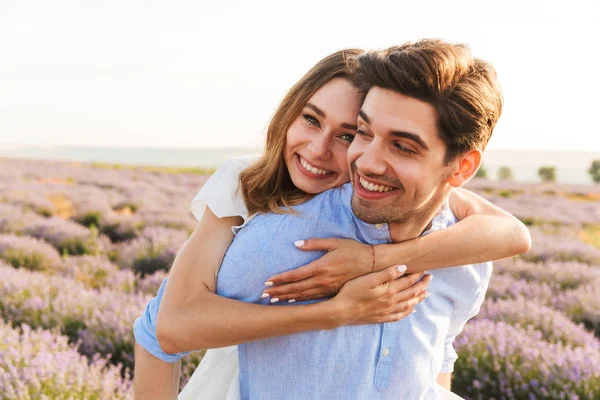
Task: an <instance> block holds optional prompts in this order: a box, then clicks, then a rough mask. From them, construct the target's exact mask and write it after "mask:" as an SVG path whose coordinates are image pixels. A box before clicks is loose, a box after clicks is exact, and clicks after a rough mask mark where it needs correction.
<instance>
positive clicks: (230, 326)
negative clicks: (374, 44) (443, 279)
mask: <svg viewBox="0 0 600 400" xmlns="http://www.w3.org/2000/svg"><path fill="white" fill-rule="evenodd" d="M358 53H359V52H358V51H356V50H348V51H344V52H338V53H335V54H333V55H331V56H329V57H327V58H325V59H324V60H322V61H321V62H319V63H318V64H317V65H316V66H315V67H313V69H311V70H310V71H309V72H308V73H307V74H306V75H305V76H304V77H303V78H302V80H300V82H298V83H297V84H296V85H295V86H294V87H293V88H292V89H291V90H290V92H289V93H288V95H287V96H286V98H285V99H284V101H283V102H282V104H281V106H280V107H279V109H278V110H277V112H276V113H275V116H274V118H273V120H272V122H271V124H270V126H269V130H268V134H267V143H266V151H265V154H264V156H263V157H262V158H261V159H260V160H259V161H258V162H257V163H255V164H253V165H252V166H250V167H248V168H247V169H245V170H244V167H245V166H244V165H243V164H241V165H240V164H239V163H237V164H236V163H229V164H227V167H226V168H225V169H223V168H222V169H221V170H219V171H218V172H217V173H216V174H215V175H214V176H213V177H212V178H211V180H209V182H207V184H206V185H205V186H204V187H203V189H202V190H201V191H200V193H199V195H198V196H197V198H196V200H198V201H202V200H204V201H206V203H208V209H207V210H206V212H205V213H204V215H203V216H202V220H201V222H200V224H199V225H198V227H197V228H196V230H195V231H194V233H193V234H192V236H191V237H190V239H189V240H188V242H187V243H186V244H185V245H184V247H183V248H182V250H181V251H180V253H179V254H178V256H177V259H176V260H175V263H174V266H173V269H172V272H171V276H170V281H169V284H168V285H167V287H166V289H164V288H161V293H159V296H162V290H164V293H165V301H164V302H163V305H162V306H161V309H160V315H159V317H158V327H157V336H158V338H159V340H160V342H161V347H162V348H163V349H164V350H165V351H167V352H176V351H183V350H191V349H197V348H211V347H220V346H226V345H231V344H237V343H242V342H247V341H251V340H256V339H261V338H266V337H271V336H276V335H285V334H290V333H294V332H299V331H302V330H312V329H327V328H329V327H331V325H330V321H327V322H325V320H326V319H327V318H325V316H327V315H329V314H331V310H339V309H340V307H342V308H344V309H345V310H349V312H357V313H358V311H354V310H365V309H370V310H373V309H376V310H377V312H369V313H363V314H361V315H358V314H357V315H353V318H352V320H351V322H352V323H376V322H384V321H395V320H397V319H400V318H402V317H404V316H406V315H407V314H408V313H409V312H410V311H411V310H412V306H414V305H415V304H416V303H417V302H418V301H420V300H422V299H423V297H424V296H425V294H424V292H423V291H424V288H425V287H426V285H427V283H428V279H427V278H425V279H422V280H421V281H420V282H419V283H417V284H416V285H414V286H413V287H412V288H411V289H410V290H409V291H406V292H402V295H396V296H395V297H394V299H395V300H396V302H398V301H400V303H398V304H395V305H394V306H389V307H381V306H380V307H378V308H373V306H374V305H376V304H378V302H381V301H382V299H384V297H385V295H384V294H382V291H381V290H378V288H379V287H380V286H377V287H373V286H372V285H370V283H371V281H369V279H368V278H369V275H367V276H365V277H361V278H358V279H354V278H356V277H360V276H362V275H365V274H368V273H369V272H370V271H371V270H377V271H380V270H382V269H384V268H385V267H386V266H388V265H392V264H396V263H398V261H400V260H402V261H403V263H405V264H407V266H408V270H409V271H410V272H418V271H424V270H426V269H431V268H439V267H446V266H452V265H461V264H468V263H477V262H482V261H486V260H493V259H499V258H504V257H507V256H510V255H515V254H518V253H521V252H524V251H527V249H528V247H529V235H528V232H527V230H526V228H525V227H524V226H523V225H522V224H520V223H519V222H518V221H517V220H516V219H514V218H513V217H511V216H510V215H508V214H507V213H505V212H503V211H501V210H499V209H497V208H496V207H494V206H492V205H491V204H489V203H488V202H486V201H484V200H482V199H479V198H477V197H476V196H474V195H473V194H471V193H470V192H468V191H464V190H457V191H456V193H455V194H454V195H453V196H452V198H451V199H450V203H451V207H452V209H453V211H454V213H455V214H456V215H457V216H458V217H459V218H460V219H463V220H462V221H461V222H459V223H458V224H456V225H455V226H453V227H451V228H448V229H446V230H443V231H440V232H436V233H433V234H431V235H428V236H425V237H421V238H419V239H416V240H414V241H411V242H412V243H411V242H404V243H399V244H394V245H380V246H376V247H375V248H374V249H373V248H372V247H371V246H367V245H363V244H360V243H357V242H353V241H349V240H325V241H320V242H317V243H316V244H315V243H306V244H305V245H304V247H303V249H305V250H314V249H315V248H319V249H323V250H328V253H327V254H326V255H325V256H323V257H322V258H321V259H320V260H317V261H316V262H314V263H312V264H311V265H308V266H306V267H303V268H302V269H301V270H300V272H298V271H296V272H295V273H293V274H292V276H291V277H290V274H283V275H280V276H277V277H273V279H270V280H269V281H270V282H267V285H268V284H269V283H271V285H273V284H280V283H284V282H286V281H290V280H300V282H298V283H294V284H292V285H281V286H280V287H273V288H270V289H267V290H266V293H265V296H269V295H271V296H273V295H277V297H273V298H272V300H271V301H272V302H277V301H282V300H289V301H293V300H295V299H300V298H301V299H302V300H308V299H314V298H320V297H325V296H331V295H333V294H335V293H336V292H337V290H338V289H339V288H340V287H342V286H343V288H342V289H341V290H340V291H339V294H337V295H336V296H335V297H333V298H332V299H331V300H327V301H324V302H321V303H316V304H315V305H314V307H311V306H313V305H302V306H297V307H296V306H295V307H287V308H286V310H285V311H284V310H278V309H281V307H268V306H260V305H256V304H246V303H240V302H236V301H234V300H230V299H224V298H220V297H219V296H216V295H215V294H214V291H215V283H216V275H217V272H218V266H219V265H220V262H221V260H222V257H223V255H224V253H225V251H226V250H227V247H228V246H229V244H230V243H231V241H232V240H233V234H232V232H231V228H232V227H235V226H237V225H240V224H242V223H243V222H245V221H247V220H248V219H249V218H251V216H252V215H256V214H257V213H262V212H282V211H281V209H280V207H282V206H287V207H289V206H293V205H297V204H300V203H302V202H304V201H306V200H307V199H309V198H310V197H311V196H312V195H314V194H317V193H320V192H322V191H324V190H327V189H330V188H332V187H335V186H339V185H341V184H342V183H344V182H347V181H348V180H349V179H348V167H347V164H346V159H345V152H346V149H347V146H348V143H349V142H350V141H351V139H352V137H353V135H354V129H355V120H356V115H357V114H358V110H359V108H360V103H361V100H362V96H361V95H360V93H358V91H357V90H356V89H355V88H354V86H353V84H352V80H351V74H350V72H349V70H348V68H347V65H346V58H347V57H348V56H351V55H356V54H358ZM307 143H308V144H307ZM236 167H237V168H236ZM242 170H243V172H241V173H240V171H242ZM257 171H260V172H261V174H260V176H269V177H270V179H267V180H265V179H262V178H259V177H258V174H257V173H256V172H257ZM237 174H239V182H240V189H241V190H240V192H241V194H239V193H237V194H236V191H235V188H236V187H237V176H236V175H237ZM242 197H243V199H242ZM263 199H268V200H263ZM195 204H197V203H196V202H193V203H192V210H193V211H194V209H195V207H196V206H195ZM195 215H196V216H197V217H198V216H199V214H198V212H195ZM249 216H250V217H249ZM458 238H460V239H458ZM486 238H488V239H486ZM464 241H468V242H469V249H468V250H467V249H465V248H464V247H461V246H460V244H461V243H463V242H464ZM499 244H501V245H503V246H499ZM432 246H435V248H436V249H440V251H439V252H436V254H432V252H430V251H427V249H431V248H432ZM350 251H351V252H352V253H351V254H352V259H349V258H348V254H349V253H350ZM373 251H374V252H373ZM439 253H442V254H441V255H440V254H439ZM196 264H201V267H199V266H197V265H196ZM325 265H326V266H328V268H323V267H322V266H325ZM240 268H243V266H240ZM294 274H295V276H294ZM421 275H422V274H418V275H412V276H408V277H405V278H401V279H403V280H404V282H405V285H404V286H410V284H411V283H412V282H414V281H415V280H416V279H418V278H420V277H421ZM307 276H311V278H308V279H303V278H305V277H307ZM350 280H352V281H350ZM197 281H201V282H204V284H205V287H203V288H200V290H198V287H197V286H198V284H197V283H196V282H197ZM348 281H350V282H348ZM398 281H401V280H398ZM191 282H194V283H191ZM325 282H326V283H325ZM346 282H348V283H347V284H346ZM191 285H196V286H193V287H192V286H191ZM388 285H389V286H392V285H395V286H394V287H397V288H398V291H399V290H400V289H401V287H400V285H398V284H397V282H395V281H394V282H391V283H388ZM159 300H160V297H159ZM384 300H385V301H386V304H389V303H388V301H390V299H389V298H388V299H384ZM157 303H158V302H156V301H155V302H154V304H152V305H151V307H153V308H154V312H156V309H157V307H158V304H157ZM358 304H360V305H361V307H358V306H357V305H358ZM363 305H370V306H368V307H362V306H363ZM150 314H152V313H150ZM309 316H310V318H309ZM307 321H309V322H307ZM147 322H149V325H150V327H149V328H148V329H147V331H148V332H150V333H149V335H150V336H152V334H153V331H152V327H151V324H152V323H154V321H147ZM301 322H306V323H301ZM319 322H321V325H319ZM136 324H137V326H136V339H138V341H139V340H140V339H139V338H141V336H140V335H141V334H140V332H141V331H143V328H141V327H140V325H141V324H142V323H140V324H138V321H136ZM149 350H151V351H152V352H153V354H155V355H156V356H158V357H162V359H163V360H175V359H176V358H169V357H168V356H167V355H165V354H164V353H162V354H161V351H160V348H158V349H157V348H156V347H154V348H150V347H149ZM220 351H221V352H222V353H221V355H223V354H225V353H224V352H227V351H228V353H227V354H229V355H231V354H233V353H232V351H231V349H229V350H227V351H224V350H220ZM213 354H215V355H216V353H214V352H213V353H211V352H209V353H207V356H206V359H205V360H204V361H203V364H205V363H207V364H208V363H209V361H211V360H214V358H213V356H212V355H213ZM227 354H225V355H227ZM217 357H218V356H217ZM232 359H233V360H235V356H233V357H232ZM138 367H139V368H138ZM199 370H203V365H201V366H200V367H199ZM149 371H150V372H149ZM208 372H210V371H208ZM219 374H220V373H219ZM219 376H220V377H222V376H224V375H219ZM177 377H178V366H177V365H169V364H166V363H163V362H160V361H158V360H156V359H153V358H152V356H150V355H149V354H148V353H147V352H144V351H143V350H142V349H141V348H140V347H139V346H137V345H136V393H137V394H138V395H139V396H143V395H144V393H150V391H149V390H148V389H150V390H151V393H152V395H151V396H152V398H159V397H160V396H164V397H165V398H172V397H173V396H174V394H175V393H176V387H177V385H176V383H177ZM200 379H201V378H200ZM229 379H230V381H231V375H229ZM234 381H235V380H234ZM164 383H170V386H169V385H164ZM160 387H162V388H166V390H165V391H164V392H161V393H159V391H158V389H159V388H160ZM190 387H191V386H190ZM225 389H226V387H225ZM226 391H227V390H225V392H226ZM214 398H218V397H214ZM221 398H222V397H221Z"/></svg>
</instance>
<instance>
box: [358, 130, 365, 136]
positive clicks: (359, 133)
mask: <svg viewBox="0 0 600 400" xmlns="http://www.w3.org/2000/svg"><path fill="white" fill-rule="evenodd" d="M356 134H357V135H361V136H364V135H366V133H365V131H363V130H361V129H357V130H356Z"/></svg>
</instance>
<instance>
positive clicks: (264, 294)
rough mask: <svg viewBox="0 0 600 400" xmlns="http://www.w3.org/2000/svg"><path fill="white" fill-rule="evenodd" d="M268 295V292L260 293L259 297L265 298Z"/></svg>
mask: <svg viewBox="0 0 600 400" xmlns="http://www.w3.org/2000/svg"><path fill="white" fill-rule="evenodd" d="M269 296H270V294H269V293H263V294H261V295H260V298H261V299H266V298H267V297H269Z"/></svg>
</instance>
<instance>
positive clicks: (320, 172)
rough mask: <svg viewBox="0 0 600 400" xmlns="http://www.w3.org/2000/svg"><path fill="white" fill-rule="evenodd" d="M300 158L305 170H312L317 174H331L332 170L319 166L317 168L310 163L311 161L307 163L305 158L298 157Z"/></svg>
mask: <svg viewBox="0 0 600 400" xmlns="http://www.w3.org/2000/svg"><path fill="white" fill-rule="evenodd" d="M298 158H299V159H300V164H302V166H303V167H304V169H305V170H307V171H310V172H312V173H313V174H317V175H327V174H330V173H331V171H327V170H325V169H319V168H315V167H313V166H312V165H310V164H309V163H307V162H306V161H304V158H302V157H298Z"/></svg>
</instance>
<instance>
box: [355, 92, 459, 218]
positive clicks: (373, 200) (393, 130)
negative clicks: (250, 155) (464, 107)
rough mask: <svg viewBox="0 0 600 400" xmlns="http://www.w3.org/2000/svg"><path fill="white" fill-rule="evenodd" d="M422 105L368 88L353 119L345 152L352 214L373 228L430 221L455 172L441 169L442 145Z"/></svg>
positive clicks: (432, 115)
mask: <svg viewBox="0 0 600 400" xmlns="http://www.w3.org/2000/svg"><path fill="white" fill-rule="evenodd" d="M437 118H438V117H437V111H436V110H435V108H434V107H433V106H432V105H431V104H428V103H425V102H423V101H420V100H417V99H414V98H412V97H408V96H405V95H402V94H400V93H397V92H394V91H391V90H387V89H381V88H378V87H374V88H372V89H371V90H369V93H368V94H367V97H366V98H365V101H364V103H363V106H362V109H361V111H360V113H359V116H358V131H357V135H356V137H355V138H354V141H353V142H352V144H351V145H350V148H349V149H348V163H349V165H350V177H351V180H352V185H353V188H354V192H353V196H352V210H353V211H354V214H355V215H356V216H357V217H358V218H360V219H361V220H363V221H365V222H367V223H371V224H375V223H382V222H404V221H407V220H410V219H412V218H414V217H415V216H419V215H423V216H427V215H430V213H431V212H432V211H434V209H436V210H437V208H438V207H439V206H440V203H441V201H442V200H443V199H444V198H445V196H446V195H447V193H448V190H449V188H450V186H449V184H448V183H447V180H448V178H449V177H450V176H451V174H452V172H453V170H454V168H455V166H454V163H451V164H450V165H449V166H445V165H444V156H445V152H446V145H445V143H444V142H443V141H442V139H440V137H439V135H438V128H437Z"/></svg>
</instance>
